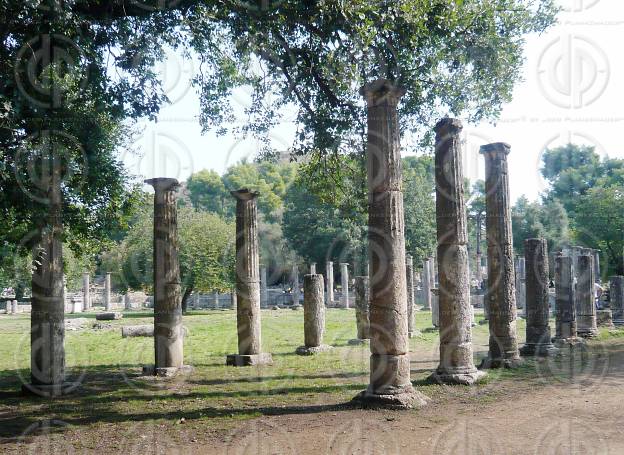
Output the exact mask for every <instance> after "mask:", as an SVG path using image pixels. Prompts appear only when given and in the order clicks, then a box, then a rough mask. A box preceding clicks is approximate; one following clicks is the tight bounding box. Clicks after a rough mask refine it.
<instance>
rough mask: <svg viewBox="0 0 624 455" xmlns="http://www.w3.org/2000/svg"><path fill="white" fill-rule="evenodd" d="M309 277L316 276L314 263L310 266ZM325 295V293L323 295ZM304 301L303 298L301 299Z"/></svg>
mask: <svg viewBox="0 0 624 455" xmlns="http://www.w3.org/2000/svg"><path fill="white" fill-rule="evenodd" d="M310 275H316V262H313V263H311V264H310ZM323 295H325V293H323ZM303 298H304V299H305V296H304V297H303Z"/></svg>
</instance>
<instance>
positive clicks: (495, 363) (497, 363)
mask: <svg viewBox="0 0 624 455" xmlns="http://www.w3.org/2000/svg"><path fill="white" fill-rule="evenodd" d="M523 363H524V362H523V360H522V359H521V358H520V357H512V358H508V359H504V358H499V359H492V358H490V357H486V358H485V359H483V360H482V361H481V365H479V369H480V370H493V369H497V368H510V369H511V368H518V367H520V366H522V364H523Z"/></svg>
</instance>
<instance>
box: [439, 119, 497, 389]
mask: <svg viewBox="0 0 624 455" xmlns="http://www.w3.org/2000/svg"><path fill="white" fill-rule="evenodd" d="M462 128H463V127H462V124H461V122H460V121H459V120H457V119H451V118H445V119H442V120H440V121H439V122H438V123H437V124H436V126H435V132H436V146H435V181H436V226H437V238H438V242H437V245H438V247H437V250H438V251H437V252H438V255H437V256H438V278H439V285H438V315H439V317H438V319H439V321H438V322H439V328H440V364H439V366H438V368H437V369H436V371H435V372H434V373H433V374H432V375H431V378H432V379H433V380H434V381H435V382H438V383H445V384H466V385H471V384H474V383H475V382H476V381H477V380H479V379H480V378H483V377H484V376H485V373H484V372H482V371H478V370H477V368H476V367H475V365H474V361H473V359H472V329H471V326H472V311H471V308H472V307H471V305H470V271H469V268H468V261H469V257H468V233H467V227H466V223H467V221H466V205H465V202H464V177H463V173H462V169H463V168H462V150H461V136H460V135H461V131H462Z"/></svg>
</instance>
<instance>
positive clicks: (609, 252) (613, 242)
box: [574, 185, 624, 276]
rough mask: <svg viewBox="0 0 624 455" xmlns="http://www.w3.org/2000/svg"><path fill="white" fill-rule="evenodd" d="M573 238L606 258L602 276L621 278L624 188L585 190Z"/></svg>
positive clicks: (622, 269)
mask: <svg viewBox="0 0 624 455" xmlns="http://www.w3.org/2000/svg"><path fill="white" fill-rule="evenodd" d="M574 236H575V238H576V239H577V240H578V241H580V242H581V243H582V244H583V245H586V246H588V247H590V248H595V249H599V250H601V251H602V252H603V253H604V254H606V256H607V258H608V263H607V271H606V275H605V276H609V275H610V274H615V275H624V186H622V185H620V186H607V187H595V188H590V189H589V190H587V192H586V193H585V194H584V195H583V196H582V197H581V198H580V200H579V202H578V206H577V210H576V218H575V223H574Z"/></svg>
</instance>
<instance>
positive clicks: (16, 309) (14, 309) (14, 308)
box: [11, 300, 19, 314]
mask: <svg viewBox="0 0 624 455" xmlns="http://www.w3.org/2000/svg"><path fill="white" fill-rule="evenodd" d="M11 308H12V311H11V312H12V313H13V314H17V313H19V302H18V301H17V300H13V301H12V302H11Z"/></svg>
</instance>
